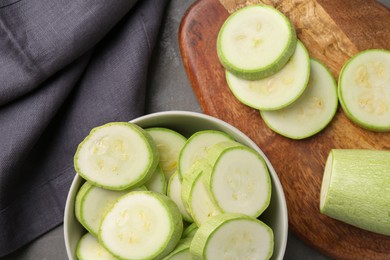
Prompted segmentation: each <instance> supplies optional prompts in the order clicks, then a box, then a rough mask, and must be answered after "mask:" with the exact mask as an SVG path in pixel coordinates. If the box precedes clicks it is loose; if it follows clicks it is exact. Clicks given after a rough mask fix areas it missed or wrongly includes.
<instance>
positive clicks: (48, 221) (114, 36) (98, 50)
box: [0, 0, 168, 256]
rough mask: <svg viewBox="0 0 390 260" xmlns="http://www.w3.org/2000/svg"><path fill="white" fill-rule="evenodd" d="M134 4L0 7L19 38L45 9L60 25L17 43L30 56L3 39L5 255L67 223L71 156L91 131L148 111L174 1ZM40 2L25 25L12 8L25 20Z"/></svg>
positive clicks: (0, 124)
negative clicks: (158, 48)
mask: <svg viewBox="0 0 390 260" xmlns="http://www.w3.org/2000/svg"><path fill="white" fill-rule="evenodd" d="M27 2H28V3H27ZM134 2H135V1H114V2H111V1H108V2H107V1H53V2H52V1H40V2H39V4H38V2H37V1H35V0H29V1H27V0H22V1H19V2H16V3H15V4H12V5H9V6H7V7H4V8H1V9H0V38H1V39H3V38H2V36H3V35H4V34H7V35H8V36H9V35H13V37H15V35H16V36H18V37H16V38H17V39H20V37H22V36H23V33H26V32H23V30H24V29H25V26H27V21H28V19H30V22H32V23H34V21H33V20H32V19H35V18H36V17H37V16H39V15H46V16H49V17H46V18H44V19H43V18H42V19H38V20H40V21H46V22H49V23H50V22H51V24H52V28H53V30H51V29H50V30H46V29H47V28H48V27H45V28H46V29H45V30H44V33H43V32H42V31H41V29H42V28H39V26H38V25H37V24H36V25H35V26H36V27H34V28H33V29H31V30H32V31H30V32H28V33H29V34H30V35H33V34H34V30H37V33H36V34H35V36H34V37H31V36H29V37H30V38H29V39H26V41H25V42H24V46H23V47H22V45H20V46H19V47H17V48H21V49H24V50H23V51H24V52H25V53H24V54H23V53H20V52H19V53H16V52H15V50H14V49H13V50H12V51H10V52H7V50H6V48H8V50H10V49H11V48H16V47H15V45H13V43H12V42H11V39H10V38H9V37H8V36H7V37H8V38H7V41H8V42H7V43H4V42H3V44H2V43H0V45H2V46H1V48H0V49H1V50H0V104H2V105H1V106H0V142H1V143H2V147H3V148H4V149H2V150H1V151H0V230H1V232H0V256H4V255H7V254H9V253H11V252H13V251H15V250H17V249H18V248H20V247H21V246H23V245H25V244H26V243H29V242H30V241H32V240H33V239H35V238H37V237H38V236H40V235H42V234H44V233H45V232H47V231H49V230H50V229H52V228H54V227H56V226H57V225H59V224H60V223H62V220H63V214H64V208H65V201H66V196H67V193H68V190H69V187H70V185H71V182H72V180H73V177H74V175H75V171H74V168H73V155H74V152H75V150H76V148H77V145H78V144H79V143H80V142H81V141H82V139H83V138H84V137H85V136H86V135H88V133H89V131H90V130H91V129H92V128H93V127H96V126H98V125H101V124H104V123H107V122H112V121H129V120H131V119H133V118H135V117H138V116H140V115H142V114H143V113H144V103H145V91H146V82H147V72H148V65H149V61H150V58H151V55H152V52H153V48H154V46H155V43H156V40H157V36H158V32H159V28H160V24H161V21H162V18H163V13H164V10H165V6H166V4H167V2H168V1H167V0H166V1H165V0H164V1H162V0H159V1H155V0H143V1H139V2H137V3H134ZM43 3H44V4H47V5H48V6H45V7H44V8H41V10H42V12H45V13H42V12H39V9H40V8H39V6H38V5H41V4H43ZM34 4H35V5H37V6H34V8H33V9H34V10H35V11H34V12H36V13H34V16H32V15H31V16H30V17H29V18H27V17H24V19H25V23H23V24H20V25H16V24H14V23H15V20H13V19H12V17H11V13H10V14H5V13H6V12H7V9H8V8H12V13H13V14H18V15H19V16H20V15H22V13H23V12H24V11H25V8H27V7H26V6H30V7H31V5H34ZM75 5H76V7H75ZM78 5H79V6H78ZM69 6H70V7H69ZM102 6H104V8H103V7H102ZM49 7H51V9H50V8H49ZM18 8H19V12H20V13H18V10H17V9H18ZM88 9H90V12H92V13H93V14H90V15H89V16H87V18H83V20H80V19H81V18H80V17H79V16H78V12H79V11H80V10H82V11H80V12H82V13H85V11H86V10H88ZM48 10H50V12H52V13H51V14H50V15H47V13H46V12H48ZM31 12H32V11H31ZM56 12H59V14H58V15H55V13H56ZM68 15H70V17H73V18H74V19H69V17H68ZM64 17H66V18H64ZM56 18H58V19H62V20H63V21H66V23H69V24H68V25H65V24H62V25H60V24H57V23H58V21H56ZM14 19H16V20H18V19H20V18H19V17H14ZM38 24H39V23H38ZM75 24H77V26H75ZM67 30H69V31H67ZM80 30H81V31H82V33H81V32H80ZM62 32H64V34H63V35H62V34H61V33H62ZM40 35H44V36H40ZM72 35H73V36H72ZM62 36H63V37H64V38H62ZM26 37H27V36H26ZM37 37H38V38H37ZM39 37H40V38H39ZM72 37H74V38H73V39H72V40H73V42H70V41H69V39H70V38H72ZM16 38H14V40H15V39H16ZM8 45H12V47H11V46H8ZM61 45H63V46H61ZM26 46H27V47H26ZM28 46H29V47H28ZM42 46H49V47H48V48H49V49H50V48H51V49H50V50H48V52H50V53H51V54H50V55H51V56H52V58H46V57H44V54H43V52H44V51H43V49H44V47H42ZM59 46H61V47H59ZM25 48H27V49H25ZM28 48H30V49H28ZM57 49H58V51H57ZM65 49H66V51H65ZM33 54H34V55H33ZM38 54H39V55H38ZM26 56H29V57H28V58H26ZM7 79H8V81H7Z"/></svg>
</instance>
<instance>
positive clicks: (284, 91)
mask: <svg viewBox="0 0 390 260" xmlns="http://www.w3.org/2000/svg"><path fill="white" fill-rule="evenodd" d="M309 75H310V58H309V54H308V52H307V50H306V48H305V46H304V45H303V43H302V42H300V41H298V44H297V47H296V50H295V52H294V54H293V56H292V57H291V59H290V60H289V61H288V62H287V64H286V65H285V66H284V67H283V68H282V69H281V70H280V71H278V72H277V73H275V74H274V75H272V76H269V77H267V78H264V79H260V80H254V81H252V80H245V79H241V78H238V77H236V76H235V75H233V74H232V73H230V72H229V71H227V70H226V80H227V83H228V86H229V88H230V90H231V91H232V93H233V94H234V96H235V97H236V98H237V99H238V100H240V101H241V102H242V103H243V104H246V105H248V106H250V107H252V108H255V109H259V110H276V109H280V108H283V107H286V106H288V105H289V104H291V103H292V102H294V101H295V100H296V99H297V98H299V96H301V95H302V93H303V92H304V90H305V89H306V86H307V83H308V81H309Z"/></svg>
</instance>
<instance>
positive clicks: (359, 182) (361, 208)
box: [320, 149, 390, 236]
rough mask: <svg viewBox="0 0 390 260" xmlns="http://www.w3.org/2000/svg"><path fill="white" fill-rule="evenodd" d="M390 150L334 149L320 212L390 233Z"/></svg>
mask: <svg viewBox="0 0 390 260" xmlns="http://www.w3.org/2000/svg"><path fill="white" fill-rule="evenodd" d="M389 187H390V151H382V150H354V149H333V150H331V152H330V153H329V156H328V159H327V161H326V165H325V169H324V175H323V180H322V185H321V195H320V211H321V213H323V214H325V215H327V216H329V217H332V218H335V219H338V220H340V221H343V222H345V223H348V224H350V225H353V226H356V227H359V228H362V229H365V230H368V231H372V232H375V233H379V234H383V235H388V236H390V204H389V203H390V192H389Z"/></svg>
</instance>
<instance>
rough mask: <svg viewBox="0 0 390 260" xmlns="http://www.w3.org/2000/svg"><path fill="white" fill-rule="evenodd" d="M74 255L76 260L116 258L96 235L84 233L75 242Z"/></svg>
mask: <svg viewBox="0 0 390 260" xmlns="http://www.w3.org/2000/svg"><path fill="white" fill-rule="evenodd" d="M76 256H77V259H78V260H117V259H118V258H116V257H114V256H113V255H111V254H110V252H108V251H107V250H106V249H105V248H104V247H103V246H102V245H100V244H99V241H98V240H97V238H96V237H94V236H92V235H91V234H90V233H86V234H85V235H83V236H82V237H81V238H80V241H79V242H78V244H77V248H76Z"/></svg>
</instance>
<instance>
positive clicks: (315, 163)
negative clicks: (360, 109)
mask: <svg viewBox="0 0 390 260" xmlns="http://www.w3.org/2000/svg"><path fill="white" fill-rule="evenodd" d="M221 1H222V0H221ZM237 2H240V5H239V4H237ZM249 2H256V0H254V1H253V0H252V1H250V0H248V1H246V0H235V1H229V0H226V1H225V2H224V4H223V5H222V4H221V2H220V1H219V0H199V1H197V2H195V3H194V4H193V5H192V6H191V7H190V8H189V9H188V10H187V12H186V13H185V15H184V17H183V20H182V22H181V25H180V29H179V45H180V51H181V55H182V59H183V63H184V67H185V69H186V72H187V75H188V77H189V80H190V82H191V84H192V87H193V90H194V92H195V94H196V96H197V98H198V100H199V103H200V105H201V107H202V110H203V112H204V113H205V114H209V115H212V116H215V117H217V118H220V119H222V120H224V121H226V122H228V123H230V124H232V125H234V126H235V127H237V128H238V129H240V130H241V131H243V132H244V133H245V134H247V135H248V136H249V137H250V138H251V139H252V140H253V141H255V142H256V143H257V145H258V146H259V147H260V148H261V149H262V150H263V151H264V153H265V154H266V156H267V157H268V159H269V160H270V161H271V163H272V164H273V166H274V168H275V170H276V172H277V174H278V176H279V179H280V181H281V183H282V186H283V188H284V191H285V195H286V200H287V206H288V215H289V227H290V230H292V231H293V232H294V233H295V234H296V235H297V236H298V237H300V238H301V239H302V240H303V241H305V242H306V243H307V244H309V245H311V246H312V247H314V248H316V249H317V250H319V251H321V252H322V253H324V254H326V255H328V256H330V257H333V258H339V259H390V236H384V235H379V234H374V233H371V232H368V231H364V230H361V229H359V228H355V227H353V226H350V225H347V224H344V223H342V222H340V221H337V220H334V219H331V218H329V217H327V216H325V215H322V214H320V212H319V194H320V187H321V181H322V174H323V169H324V164H325V161H326V158H327V156H328V153H329V151H330V150H331V149H332V148H343V149H349V148H351V149H352V148H353V149H356V148H362V149H379V150H390V133H375V132H371V131H368V130H364V129H362V128H360V127H358V126H356V125H354V124H353V123H351V122H350V121H349V120H348V119H347V118H346V117H345V115H344V113H343V111H342V110H341V107H339V109H338V111H337V114H336V116H335V118H334V120H333V121H332V122H331V123H330V125H328V126H327V127H326V129H325V130H323V131H322V132H320V133H318V134H317V135H315V136H313V137H310V138H307V139H304V140H299V141H296V140H290V139H287V138H285V137H282V136H280V135H278V134H276V133H274V132H272V131H271V130H270V129H269V128H267V126H266V125H265V124H264V122H263V121H262V119H261V117H260V115H259V113H258V111H256V110H254V109H252V108H249V107H247V106H245V105H243V104H241V103H240V102H238V101H237V100H236V99H235V98H234V96H233V95H232V94H231V92H230V91H229V89H228V86H227V84H226V81H225V76H224V69H223V67H222V66H221V64H220V63H219V61H218V57H217V53H216V48H215V46H216V39H217V35H218V31H219V29H220V27H221V25H222V23H223V22H224V21H225V19H226V18H227V17H228V15H229V12H232V11H233V10H235V9H236V8H237V7H239V6H241V4H242V5H245V4H248V3H249ZM257 2H263V3H266V4H270V5H273V6H275V7H276V8H277V9H279V10H280V11H281V12H283V13H284V14H285V15H286V16H287V17H289V18H290V19H291V21H292V22H293V24H294V25H295V27H296V31H297V34H298V38H299V39H300V40H301V41H302V42H303V43H304V44H305V45H306V47H307V49H308V51H309V54H310V56H311V57H313V58H317V59H319V60H320V61H322V62H323V63H325V64H326V65H327V66H328V68H329V69H330V71H331V72H332V73H333V76H334V77H335V78H336V79H337V77H338V74H339V72H340V69H341V67H342V66H343V64H344V63H345V62H346V61H347V59H349V58H350V57H351V56H352V55H354V54H355V53H357V52H358V51H361V50H364V49H369V48H385V49H390V11H389V10H388V9H386V8H385V7H384V6H382V5H380V4H378V3H377V2H375V1H373V0H350V1H348V0H317V1H316V0H268V1H257ZM389 87H390V86H389ZM389 210H390V202H389Z"/></svg>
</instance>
